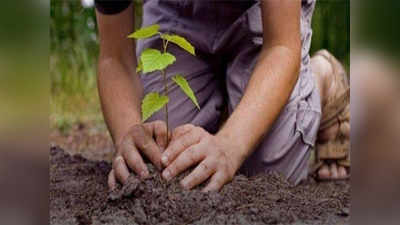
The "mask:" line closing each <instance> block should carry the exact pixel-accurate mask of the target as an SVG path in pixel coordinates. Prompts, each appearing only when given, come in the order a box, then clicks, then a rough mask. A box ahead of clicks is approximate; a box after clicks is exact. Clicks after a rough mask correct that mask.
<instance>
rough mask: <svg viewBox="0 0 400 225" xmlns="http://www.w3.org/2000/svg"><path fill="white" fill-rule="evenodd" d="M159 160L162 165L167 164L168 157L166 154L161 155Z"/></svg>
mask: <svg viewBox="0 0 400 225" xmlns="http://www.w3.org/2000/svg"><path fill="white" fill-rule="evenodd" d="M161 162H162V163H163V164H164V165H167V163H168V157H167V156H165V155H164V156H163V157H161Z"/></svg>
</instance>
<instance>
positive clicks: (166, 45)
mask: <svg viewBox="0 0 400 225" xmlns="http://www.w3.org/2000/svg"><path fill="white" fill-rule="evenodd" d="M159 34H160V36H161V35H162V34H161V33H159ZM162 42H163V48H164V53H166V52H167V47H168V42H169V41H168V40H165V39H162ZM161 73H162V76H163V79H164V95H165V96H167V97H168V81H167V73H166V72H165V70H161ZM165 123H166V124H167V136H166V137H167V140H166V142H165V143H166V144H167V145H168V142H169V133H168V131H169V123H168V103H167V104H165Z"/></svg>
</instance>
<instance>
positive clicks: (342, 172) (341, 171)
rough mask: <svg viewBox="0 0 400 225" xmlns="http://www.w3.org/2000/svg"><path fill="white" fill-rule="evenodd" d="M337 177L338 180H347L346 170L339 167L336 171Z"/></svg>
mask: <svg viewBox="0 0 400 225" xmlns="http://www.w3.org/2000/svg"><path fill="white" fill-rule="evenodd" d="M338 176H339V178H340V179H345V178H347V170H346V168H345V167H343V166H339V169H338Z"/></svg>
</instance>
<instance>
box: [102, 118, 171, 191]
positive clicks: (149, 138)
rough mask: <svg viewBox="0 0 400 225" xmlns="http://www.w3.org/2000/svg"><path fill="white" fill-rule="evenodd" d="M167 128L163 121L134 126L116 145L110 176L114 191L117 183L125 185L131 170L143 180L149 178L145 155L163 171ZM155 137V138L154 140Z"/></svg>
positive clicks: (109, 179) (110, 183)
mask: <svg viewBox="0 0 400 225" xmlns="http://www.w3.org/2000/svg"><path fill="white" fill-rule="evenodd" d="M166 136H167V126H166V124H165V123H164V122H163V121H155V122H150V123H144V124H137V125H134V126H132V127H131V128H130V129H129V131H128V132H127V134H126V135H125V136H124V137H123V138H122V140H121V141H120V142H119V143H117V145H116V155H115V157H114V160H113V163H112V165H113V166H112V167H113V168H112V170H111V172H110V174H109V176H108V186H109V187H110V189H111V190H113V189H114V188H115V186H116V182H117V181H119V182H121V183H122V184H125V183H126V181H127V179H128V177H129V169H128V168H130V169H131V170H132V171H133V172H135V173H136V174H138V175H139V176H140V177H141V178H147V177H148V176H149V171H148V169H147V166H146V164H145V163H144V161H143V158H142V154H144V155H145V156H146V157H147V158H148V159H149V160H150V161H151V162H152V163H153V164H154V165H155V166H156V167H157V168H158V169H159V170H161V168H162V167H161V154H162V152H163V150H164V149H165V148H166V146H167V143H166V142H167V140H166V138H167V137H166ZM153 137H154V138H153Z"/></svg>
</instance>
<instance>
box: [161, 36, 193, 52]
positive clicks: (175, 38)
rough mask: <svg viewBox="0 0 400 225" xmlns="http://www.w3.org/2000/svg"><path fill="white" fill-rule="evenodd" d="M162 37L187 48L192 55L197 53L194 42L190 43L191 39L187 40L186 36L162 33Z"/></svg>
mask: <svg viewBox="0 0 400 225" xmlns="http://www.w3.org/2000/svg"><path fill="white" fill-rule="evenodd" d="M161 38H162V39H165V40H167V41H169V42H172V43H175V44H176V45H178V46H179V47H181V48H183V49H185V50H186V51H188V52H189V53H190V54H192V55H196V53H195V52H194V47H193V45H192V44H190V42H189V41H187V40H186V39H185V38H184V37H181V36H179V35H176V34H173V35H170V34H162V35H161Z"/></svg>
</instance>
